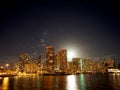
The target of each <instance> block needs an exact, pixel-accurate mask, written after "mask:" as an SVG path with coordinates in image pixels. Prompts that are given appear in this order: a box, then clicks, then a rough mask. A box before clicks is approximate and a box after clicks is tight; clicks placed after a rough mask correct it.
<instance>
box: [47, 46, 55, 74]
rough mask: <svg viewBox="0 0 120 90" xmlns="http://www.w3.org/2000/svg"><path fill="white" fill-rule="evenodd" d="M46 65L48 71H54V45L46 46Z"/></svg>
mask: <svg viewBox="0 0 120 90" xmlns="http://www.w3.org/2000/svg"><path fill="white" fill-rule="evenodd" d="M45 49H46V67H47V71H48V73H53V72H54V59H55V55H54V47H53V46H46V47H45Z"/></svg>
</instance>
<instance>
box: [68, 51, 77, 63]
mask: <svg viewBox="0 0 120 90" xmlns="http://www.w3.org/2000/svg"><path fill="white" fill-rule="evenodd" d="M74 57H75V52H74V51H73V50H67V61H68V62H69V61H72V58H74Z"/></svg>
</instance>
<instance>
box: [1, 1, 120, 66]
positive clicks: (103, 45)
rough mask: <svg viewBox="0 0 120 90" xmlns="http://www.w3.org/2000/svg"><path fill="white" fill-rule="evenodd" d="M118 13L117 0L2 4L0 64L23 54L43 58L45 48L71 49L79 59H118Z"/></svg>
mask: <svg viewBox="0 0 120 90" xmlns="http://www.w3.org/2000/svg"><path fill="white" fill-rule="evenodd" d="M119 12H120V5H119V3H118V2H117V1H116V2H115V1H114V2H112V1H111V2H110V1H109V2H105V1H104V2H102V1H100V2H94V1H91V2H72V1H69V2H67V1H66V2H65V1H64V2H62V1H56V2H52V1H51V2H50V1H49V2H48V1H45V0H43V1H39V2H32V1H26V2H25V1H21V0H18V1H17V2H15V1H13V2H12V1H9V2H7V1H6V2H3V3H1V6H0V13H1V14H0V64H2V63H7V62H9V63H13V62H16V61H18V57H19V55H20V54H21V53H23V52H26V53H29V54H30V55H31V57H32V58H35V57H38V55H40V54H42V55H44V46H45V45H53V46H54V47H55V50H56V51H57V50H60V49H62V48H66V49H72V50H74V52H76V56H78V57H91V58H96V57H104V56H109V55H115V56H118V57H119V56H120V35H119V34H120V14H119ZM43 58H44V57H43ZM117 62H118V61H117Z"/></svg>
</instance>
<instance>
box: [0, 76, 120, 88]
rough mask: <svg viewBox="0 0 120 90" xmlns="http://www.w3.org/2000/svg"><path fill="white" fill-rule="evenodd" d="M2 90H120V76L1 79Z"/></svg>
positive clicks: (18, 77)
mask: <svg viewBox="0 0 120 90" xmlns="http://www.w3.org/2000/svg"><path fill="white" fill-rule="evenodd" d="M0 90H120V74H119V75H118V74H117V75H114V74H80V75H66V76H38V75H31V76H16V77H0Z"/></svg>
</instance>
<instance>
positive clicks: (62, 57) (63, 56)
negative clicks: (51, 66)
mask: <svg viewBox="0 0 120 90" xmlns="http://www.w3.org/2000/svg"><path fill="white" fill-rule="evenodd" d="M56 60H57V67H58V68H59V70H62V71H65V70H67V50H66V49H62V50H60V51H58V53H57V57H56Z"/></svg>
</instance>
